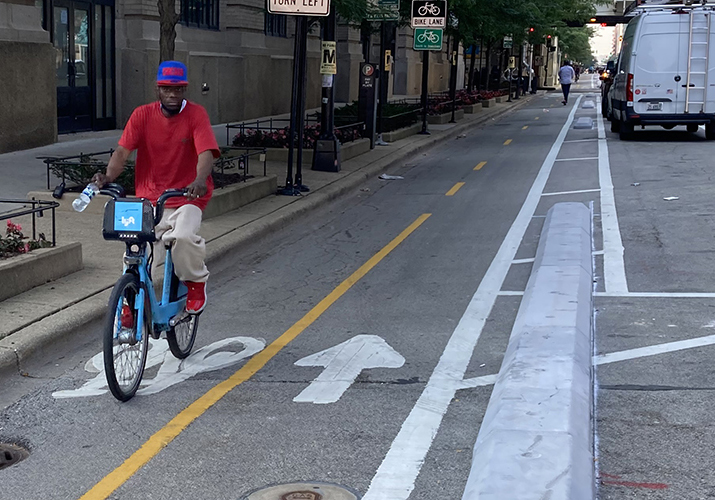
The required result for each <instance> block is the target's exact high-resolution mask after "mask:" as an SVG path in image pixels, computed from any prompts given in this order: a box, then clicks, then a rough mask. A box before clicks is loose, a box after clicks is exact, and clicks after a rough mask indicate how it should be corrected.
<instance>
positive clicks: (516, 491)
mask: <svg viewBox="0 0 715 500" xmlns="http://www.w3.org/2000/svg"><path fill="white" fill-rule="evenodd" d="M591 306H592V260H591V216H590V211H589V209H588V208H587V207H586V206H585V205H583V204H581V203H557V204H556V205H554V206H553V207H552V208H551V209H550V210H549V212H548V214H547V216H546V220H545V223H544V229H543V231H542V233H541V239H540V241H539V247H538V250H537V253H536V260H535V261H534V267H533V269H532V272H531V277H530V278H529V283H528V285H527V287H526V291H525V293H524V297H523V299H522V302H521V306H520V307H519V312H518V314H517V317H516V321H515V323H514V328H513V329H512V333H511V338H510V339H509V346H508V347H507V350H506V353H505V355H504V361H503V363H502V366H501V369H500V370H499V375H498V378H497V382H496V384H495V385H494V390H493V392H492V396H491V398H490V400H489V406H488V407H487V411H486V413H485V415H484V420H483V421H482V425H481V429H480V430H479V436H478V437H477V441H476V443H475V445H474V452H473V455H472V456H473V458H472V467H471V471H470V474H469V479H468V481H467V487H466V489H465V492H464V496H463V497H462V500H487V499H488V500H502V499H504V498H518V499H519V500H542V499H544V498H548V499H550V500H573V499H578V500H593V499H595V498H596V488H595V480H594V456H593V432H592V426H593V423H592V418H591V417H592V403H593V395H592V391H591V370H592V367H591V353H592V347H591V339H592V330H591V327H592V325H591V311H592V307H591Z"/></svg>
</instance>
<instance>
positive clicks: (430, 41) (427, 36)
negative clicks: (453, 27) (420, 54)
mask: <svg viewBox="0 0 715 500" xmlns="http://www.w3.org/2000/svg"><path fill="white" fill-rule="evenodd" d="M414 40H415V43H414V46H413V49H414V50H442V30H441V29H434V28H415V39H414Z"/></svg>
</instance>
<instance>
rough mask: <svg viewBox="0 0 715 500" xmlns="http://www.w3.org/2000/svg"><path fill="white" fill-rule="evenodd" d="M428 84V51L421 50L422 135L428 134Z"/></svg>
mask: <svg viewBox="0 0 715 500" xmlns="http://www.w3.org/2000/svg"><path fill="white" fill-rule="evenodd" d="M428 84H429V51H428V50H423V51H422V130H421V131H420V132H419V133H420V134H422V135H429V132H428V131H427V85H428Z"/></svg>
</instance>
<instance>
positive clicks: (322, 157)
mask: <svg viewBox="0 0 715 500" xmlns="http://www.w3.org/2000/svg"><path fill="white" fill-rule="evenodd" d="M335 26H336V19H335V7H331V9H330V15H329V16H328V17H326V18H325V23H324V24H323V44H322V45H321V48H322V51H321V52H322V53H321V65H320V66H321V71H320V72H321V78H322V80H323V83H322V88H323V95H322V101H321V113H320V137H319V138H318V140H317V141H315V150H314V151H313V170H318V171H322V172H339V171H340V155H339V151H340V144H339V143H338V139H337V137H335V73H336V72H337V52H336V42H335V31H336V29H335Z"/></svg>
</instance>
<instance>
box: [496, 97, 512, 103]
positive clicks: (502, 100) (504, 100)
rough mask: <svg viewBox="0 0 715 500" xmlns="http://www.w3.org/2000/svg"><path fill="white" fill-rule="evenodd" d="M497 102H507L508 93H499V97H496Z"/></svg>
mask: <svg viewBox="0 0 715 500" xmlns="http://www.w3.org/2000/svg"><path fill="white" fill-rule="evenodd" d="M496 100H497V102H498V103H499V104H501V103H504V102H508V101H509V96H508V95H500V96H499V97H497V98H496Z"/></svg>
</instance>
